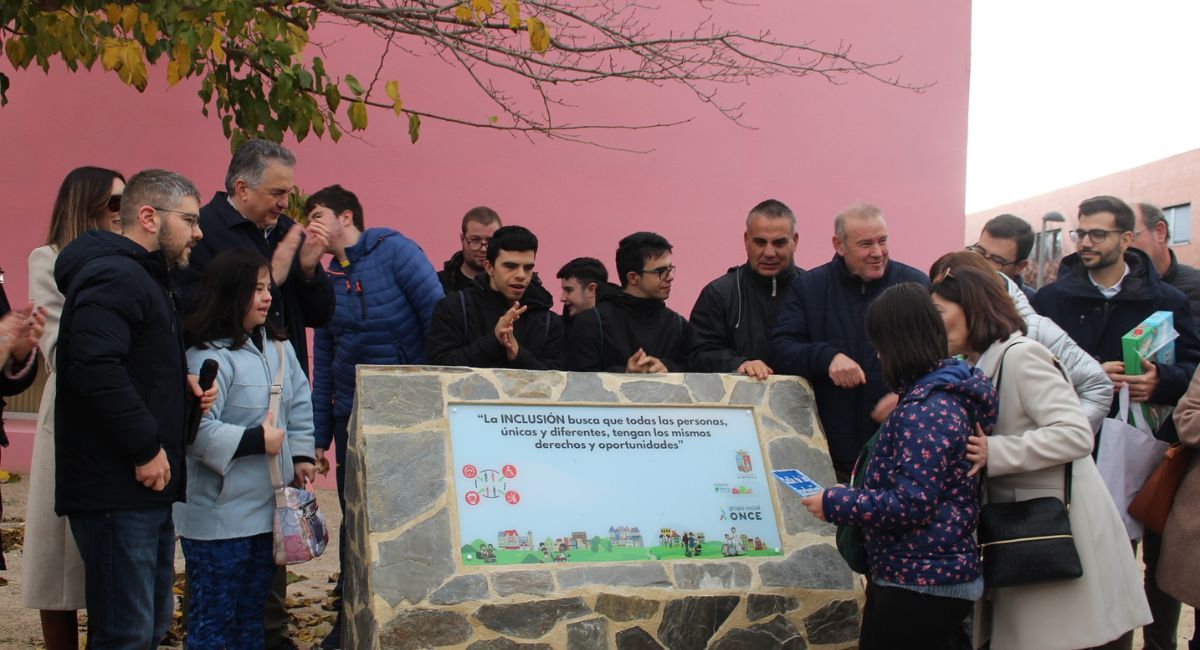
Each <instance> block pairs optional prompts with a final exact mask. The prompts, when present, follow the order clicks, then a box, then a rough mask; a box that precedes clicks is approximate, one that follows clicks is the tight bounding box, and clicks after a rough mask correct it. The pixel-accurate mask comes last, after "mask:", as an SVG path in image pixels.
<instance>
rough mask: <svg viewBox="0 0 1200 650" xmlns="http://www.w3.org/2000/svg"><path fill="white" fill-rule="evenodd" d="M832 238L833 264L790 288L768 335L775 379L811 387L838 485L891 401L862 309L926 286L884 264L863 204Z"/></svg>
mask: <svg viewBox="0 0 1200 650" xmlns="http://www.w3.org/2000/svg"><path fill="white" fill-rule="evenodd" d="M833 232H834V234H833V249H834V256H833V260H832V261H830V262H827V263H825V264H822V265H821V266H818V267H817V268H815V269H812V270H810V271H808V272H807V273H805V274H804V275H801V276H800V277H799V278H797V279H796V281H795V282H792V288H791V290H790V291H789V293H788V296H787V298H786V299H785V300H784V302H783V307H782V309H781V311H780V313H779V320H778V321H777V322H776V324H775V329H774V330H773V331H772V332H771V359H770V361H771V366H772V367H773V368H774V369H775V371H776V372H781V373H786V374H793V375H799V376H801V377H804V378H805V379H807V380H808V381H809V382H811V383H812V387H813V396H814V397H815V399H816V403H817V413H819V414H820V417H821V426H822V428H824V430H825V438H826V440H827V441H828V442H829V454H830V456H831V457H832V458H833V468H834V471H835V472H836V473H837V476H838V480H839V481H845V480H847V479H848V478H849V476H850V471H851V470H852V469H853V468H854V461H855V460H856V459H857V458H858V452H859V450H860V449H862V446H863V445H864V444H865V443H866V442H867V440H868V439H870V437H871V434H873V433H874V432H875V430H876V429H877V428H878V426H879V423H880V422H882V421H883V420H884V419H886V418H887V415H888V413H890V412H891V411H892V409H893V408H894V407H895V405H896V401H897V399H898V396H897V395H896V393H893V392H891V391H889V390H888V388H887V386H886V385H885V384H884V382H883V371H882V370H881V368H880V365H879V357H878V356H877V355H876V354H875V348H874V347H873V346H872V345H871V342H870V341H869V340H868V339H867V330H866V316H867V308H868V307H869V306H870V305H871V303H872V302H873V301H874V300H875V298H876V297H877V296H879V294H880V293H882V292H883V290H884V289H886V288H888V287H890V286H893V285H896V284H900V283H902V282H917V283H920V284H923V285H928V284H929V278H927V277H925V274H924V273H922V272H920V271H918V270H916V269H914V268H912V267H911V266H906V265H904V264H901V263H899V262H897V261H895V260H892V259H891V257H890V255H889V253H888V230H887V223H886V222H884V220H883V212H882V211H880V209H879V208H877V207H875V206H873V205H871V204H869V203H858V204H855V205H852V206H850V207H849V208H847V209H845V210H843V211H842V213H841V214H839V215H837V217H836V218H835V219H834V223H833Z"/></svg>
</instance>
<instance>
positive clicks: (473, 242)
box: [466, 237, 492, 251]
mask: <svg viewBox="0 0 1200 650" xmlns="http://www.w3.org/2000/svg"><path fill="white" fill-rule="evenodd" d="M466 241H467V250H472V251H481V250H483V249H485V248H487V245H488V242H490V241H492V240H490V239H483V238H482V237H467V240H466Z"/></svg>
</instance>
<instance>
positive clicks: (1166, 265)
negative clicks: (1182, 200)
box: [1129, 203, 1200, 322]
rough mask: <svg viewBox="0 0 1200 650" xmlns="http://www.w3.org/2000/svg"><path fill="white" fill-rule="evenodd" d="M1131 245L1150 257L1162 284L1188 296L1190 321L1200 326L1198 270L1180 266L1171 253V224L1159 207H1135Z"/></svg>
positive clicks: (1136, 205) (1149, 205)
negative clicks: (1164, 283)
mask: <svg viewBox="0 0 1200 650" xmlns="http://www.w3.org/2000/svg"><path fill="white" fill-rule="evenodd" d="M1129 207H1131V208H1133V215H1134V217H1135V220H1134V225H1133V244H1131V246H1132V247H1133V248H1136V249H1138V250H1140V251H1142V252H1143V253H1145V254H1147V255H1149V256H1150V261H1151V262H1153V263H1154V270H1156V271H1158V277H1160V278H1162V281H1163V282H1166V283H1167V284H1169V285H1171V286H1173V287H1175V288H1176V289H1179V290H1180V291H1181V292H1183V295H1185V296H1187V299H1188V307H1189V309H1190V311H1191V312H1192V318H1194V319H1197V322H1200V269H1197V268H1196V267H1194V266H1188V265H1187V264H1180V263H1179V260H1177V259H1175V251H1173V250H1171V224H1169V223H1167V217H1166V215H1164V214H1163V211H1162V210H1160V209H1158V206H1155V205H1151V204H1149V203H1134V204H1132V205H1130V206H1129Z"/></svg>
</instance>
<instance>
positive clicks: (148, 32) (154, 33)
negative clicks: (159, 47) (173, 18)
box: [138, 14, 158, 47]
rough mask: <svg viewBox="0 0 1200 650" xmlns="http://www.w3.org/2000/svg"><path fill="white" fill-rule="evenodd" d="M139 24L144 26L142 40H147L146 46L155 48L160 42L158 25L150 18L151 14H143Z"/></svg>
mask: <svg viewBox="0 0 1200 650" xmlns="http://www.w3.org/2000/svg"><path fill="white" fill-rule="evenodd" d="M138 22H139V23H140V24H141V26H142V38H144V39H145V40H146V45H149V46H151V47H153V46H154V44H155V43H157V42H158V23H157V22H156V21H154V20H152V19H151V18H150V14H142V15H141V17H139V18H138Z"/></svg>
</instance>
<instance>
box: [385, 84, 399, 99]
mask: <svg viewBox="0 0 1200 650" xmlns="http://www.w3.org/2000/svg"><path fill="white" fill-rule="evenodd" d="M383 90H384V92H386V93H387V96H388V99H390V100H392V101H396V100H397V99H400V82H399V81H396V80H395V79H393V80H391V81H389V82H387V83H386V84H384V86H383Z"/></svg>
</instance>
